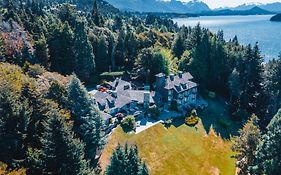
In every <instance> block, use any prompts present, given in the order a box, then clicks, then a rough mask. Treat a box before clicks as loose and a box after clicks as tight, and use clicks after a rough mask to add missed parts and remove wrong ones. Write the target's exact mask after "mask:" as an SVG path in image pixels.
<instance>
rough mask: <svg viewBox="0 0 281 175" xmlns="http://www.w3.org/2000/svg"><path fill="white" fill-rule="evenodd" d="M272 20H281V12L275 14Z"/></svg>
mask: <svg viewBox="0 0 281 175" xmlns="http://www.w3.org/2000/svg"><path fill="white" fill-rule="evenodd" d="M270 21H274V22H281V13H279V14H277V15H274V16H273V17H272V18H270Z"/></svg>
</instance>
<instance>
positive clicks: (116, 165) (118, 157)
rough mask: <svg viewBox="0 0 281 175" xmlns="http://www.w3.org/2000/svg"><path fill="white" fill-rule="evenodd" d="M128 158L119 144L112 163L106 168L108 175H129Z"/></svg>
mask: <svg viewBox="0 0 281 175" xmlns="http://www.w3.org/2000/svg"><path fill="white" fill-rule="evenodd" d="M127 162H128V160H127V157H126V155H125V153H124V150H123V148H122V147H121V145H120V144H118V146H117V148H116V149H115V150H114V152H113V154H112V156H111V159H110V163H109V165H108V166H107V168H106V172H105V174H106V175H124V174H127V171H126V168H127V167H126V166H127Z"/></svg>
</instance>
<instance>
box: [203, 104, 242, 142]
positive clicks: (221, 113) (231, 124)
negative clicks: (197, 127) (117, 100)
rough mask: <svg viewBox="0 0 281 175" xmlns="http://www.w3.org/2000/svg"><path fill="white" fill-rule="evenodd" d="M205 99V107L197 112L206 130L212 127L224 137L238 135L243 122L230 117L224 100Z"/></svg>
mask: <svg viewBox="0 0 281 175" xmlns="http://www.w3.org/2000/svg"><path fill="white" fill-rule="evenodd" d="M207 101H208V107H207V109H205V110H204V111H199V112H198V114H199V117H200V118H201V120H202V123H203V126H204V128H205V130H206V132H207V133H208V132H209V131H210V128H211V127H212V128H213V129H214V130H215V132H216V133H217V134H219V135H220V136H221V137H222V138H224V139H229V138H230V137H231V136H234V135H238V131H239V129H240V128H242V126H243V123H242V122H237V121H234V120H233V119H231V118H230V116H229V109H228V106H227V104H226V103H225V101H223V100H222V99H208V100H207Z"/></svg>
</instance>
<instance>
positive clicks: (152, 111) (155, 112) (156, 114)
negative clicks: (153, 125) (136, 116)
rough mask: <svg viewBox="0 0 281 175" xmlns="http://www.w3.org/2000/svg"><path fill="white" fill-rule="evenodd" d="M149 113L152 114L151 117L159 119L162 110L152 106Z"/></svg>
mask: <svg viewBox="0 0 281 175" xmlns="http://www.w3.org/2000/svg"><path fill="white" fill-rule="evenodd" d="M149 114H150V115H151V118H153V119H155V120H157V119H158V117H159V115H160V110H159V108H157V107H152V108H150V109H149Z"/></svg>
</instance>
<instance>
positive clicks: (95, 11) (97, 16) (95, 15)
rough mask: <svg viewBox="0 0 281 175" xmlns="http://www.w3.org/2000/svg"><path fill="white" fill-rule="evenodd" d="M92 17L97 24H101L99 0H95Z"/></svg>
mask: <svg viewBox="0 0 281 175" xmlns="http://www.w3.org/2000/svg"><path fill="white" fill-rule="evenodd" d="M92 19H93V21H94V24H95V25H97V26H100V25H101V15H100V14H99V10H98V3H97V0H93V10H92Z"/></svg>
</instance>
